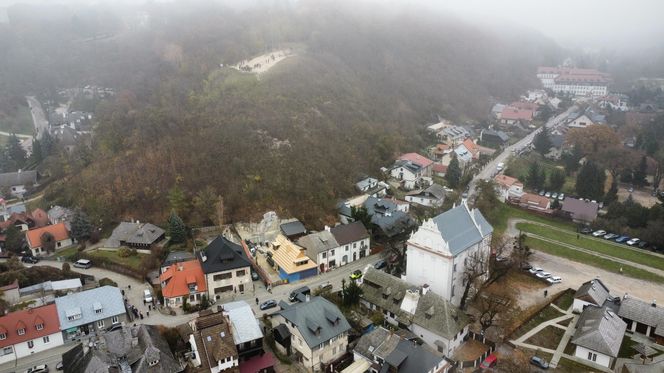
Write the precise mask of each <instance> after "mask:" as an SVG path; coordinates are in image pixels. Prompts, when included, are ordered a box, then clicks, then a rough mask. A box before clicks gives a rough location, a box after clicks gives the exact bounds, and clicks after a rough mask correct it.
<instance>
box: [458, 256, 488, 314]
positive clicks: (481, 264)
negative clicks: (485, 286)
mask: <svg viewBox="0 0 664 373" xmlns="http://www.w3.org/2000/svg"><path fill="white" fill-rule="evenodd" d="M488 271H489V257H488V255H486V254H484V253H483V252H481V251H480V250H476V251H473V252H472V253H471V254H470V255H468V257H466V259H465V260H464V269H463V285H464V289H463V295H462V296H461V303H460V304H459V308H461V309H465V307H466V302H467V301H468V295H469V294H470V289H471V288H472V287H475V289H476V290H478V291H479V289H480V288H481V286H482V284H481V283H479V282H480V280H481V279H482V278H483V277H484V276H485V275H486V274H487V273H488Z"/></svg>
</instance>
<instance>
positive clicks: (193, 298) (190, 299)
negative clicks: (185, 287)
mask: <svg viewBox="0 0 664 373" xmlns="http://www.w3.org/2000/svg"><path fill="white" fill-rule="evenodd" d="M189 301H190V302H195V301H196V296H195V295H194V294H191V295H190V296H189Z"/></svg>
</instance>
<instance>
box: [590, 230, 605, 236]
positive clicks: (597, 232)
mask: <svg viewBox="0 0 664 373" xmlns="http://www.w3.org/2000/svg"><path fill="white" fill-rule="evenodd" d="M604 235H606V231H603V230H601V229H600V230H598V231H594V232H593V237H602V236H604Z"/></svg>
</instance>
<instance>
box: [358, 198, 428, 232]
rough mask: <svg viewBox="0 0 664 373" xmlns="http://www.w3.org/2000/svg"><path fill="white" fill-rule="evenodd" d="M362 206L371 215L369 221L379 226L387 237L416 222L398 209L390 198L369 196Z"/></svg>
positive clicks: (402, 230)
mask: <svg viewBox="0 0 664 373" xmlns="http://www.w3.org/2000/svg"><path fill="white" fill-rule="evenodd" d="M364 207H365V208H366V209H367V213H369V215H371V222H372V223H373V224H376V225H377V226H378V227H380V229H381V230H382V231H383V233H385V235H386V236H388V237H392V236H396V235H397V234H399V233H402V232H404V231H405V230H407V229H409V228H411V227H413V226H414V225H415V224H416V223H415V221H414V220H413V218H411V217H410V215H408V214H406V213H405V212H403V211H399V210H398V209H397V205H396V204H395V203H394V202H392V201H390V200H386V199H381V198H375V197H369V198H367V200H366V201H365V202H364Z"/></svg>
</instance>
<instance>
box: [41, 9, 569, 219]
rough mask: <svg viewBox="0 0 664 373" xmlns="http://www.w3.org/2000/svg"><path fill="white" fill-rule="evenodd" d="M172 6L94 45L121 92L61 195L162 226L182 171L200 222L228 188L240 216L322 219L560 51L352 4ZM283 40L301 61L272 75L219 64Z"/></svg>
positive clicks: (509, 94) (510, 94)
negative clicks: (443, 119)
mask: <svg viewBox="0 0 664 373" xmlns="http://www.w3.org/2000/svg"><path fill="white" fill-rule="evenodd" d="M313 3H315V4H313ZM175 7H176V5H163V4H162V5H154V6H153V7H152V8H149V9H147V12H148V14H150V22H149V24H150V27H149V28H147V29H145V28H140V29H137V30H134V29H132V28H127V27H125V28H123V29H122V31H119V34H118V35H117V36H116V37H113V38H110V39H107V40H103V41H98V42H94V43H95V49H96V50H97V53H98V54H99V55H109V56H110V55H112V56H113V57H114V58H116V59H117V61H112V62H113V63H110V62H109V61H105V62H100V63H101V64H102V65H103V66H109V69H116V68H117V67H116V63H117V65H119V66H122V71H115V70H113V71H115V72H114V73H113V74H111V73H110V72H109V71H105V72H103V73H100V76H103V77H104V78H103V79H100V83H102V84H104V83H106V84H109V83H108V81H109V80H108V77H109V76H112V75H114V76H117V77H118V81H116V82H114V83H115V84H114V87H117V88H119V89H118V94H117V95H116V96H115V98H114V100H112V101H110V102H105V103H102V104H100V105H98V106H97V112H96V115H97V119H98V124H97V128H96V136H95V139H94V142H93V145H92V150H91V151H89V152H82V154H83V155H80V153H81V152H79V153H77V152H75V153H74V155H72V156H69V158H67V160H65V161H64V162H65V163H66V165H67V167H66V170H67V171H66V177H65V178H63V179H62V180H61V181H60V182H57V183H55V184H53V185H52V186H51V187H50V188H49V189H48V191H47V199H48V201H49V203H51V202H52V203H63V204H66V205H78V206H81V207H83V208H84V209H85V210H86V211H87V212H88V213H89V214H90V215H92V216H94V217H95V218H101V219H103V221H104V222H107V223H108V222H112V221H117V220H119V219H120V218H123V217H124V218H126V217H134V218H140V219H141V220H148V219H149V220H152V221H155V222H162V221H164V220H165V218H166V216H167V215H168V213H169V211H170V209H171V207H172V206H171V204H172V203H170V204H169V199H168V193H169V191H170V190H172V188H173V187H174V185H175V184H176V181H177V183H178V188H179V189H180V190H181V191H182V192H183V193H184V201H180V202H179V205H183V204H186V205H187V206H180V208H181V209H182V211H181V215H183V217H184V218H185V221H186V222H188V223H190V224H204V223H205V220H207V219H208V215H209V214H207V213H200V212H199V213H196V211H195V210H197V209H194V208H193V207H192V206H194V202H196V205H197V206H199V207H200V206H203V205H210V204H212V203H214V200H213V198H211V197H210V196H211V195H212V196H213V195H214V194H219V195H222V196H223V197H224V201H225V213H226V214H225V215H226V217H227V219H228V220H245V219H251V218H253V219H257V217H259V216H260V215H261V214H262V213H264V212H265V211H266V210H276V211H278V212H282V213H284V214H287V215H294V216H297V217H299V218H301V219H303V220H305V221H306V222H307V223H309V224H311V225H312V226H320V225H321V224H322V223H324V222H328V223H329V222H330V221H331V220H332V219H333V218H334V205H335V203H336V202H337V201H338V199H339V198H342V197H345V196H348V195H350V194H351V193H353V192H354V191H353V183H354V181H355V179H356V178H357V177H358V176H359V175H360V174H363V173H370V174H373V175H377V174H378V169H379V168H380V167H381V166H384V165H387V164H389V163H390V162H391V160H392V159H393V157H394V156H395V155H396V154H398V153H399V152H404V151H414V150H415V151H416V150H419V149H420V147H422V146H423V145H424V144H425V140H424V138H423V136H424V132H423V127H424V124H425V123H426V122H427V121H430V120H432V119H433V118H434V115H435V114H441V115H445V116H447V117H450V118H455V119H464V120H466V119H477V120H482V119H484V118H486V115H487V114H488V111H489V109H490V105H491V99H492V97H500V98H503V99H505V100H507V99H513V98H516V97H518V95H519V94H521V93H523V92H524V91H525V90H526V89H527V88H530V87H534V86H536V85H537V82H536V80H535V77H534V72H535V68H536V66H537V65H538V64H555V62H556V61H557V57H558V56H557V53H558V51H557V48H556V47H555V45H553V43H551V42H550V41H548V40H546V39H543V38H541V37H539V36H533V35H525V36H524V35H521V34H520V33H518V32H514V30H512V32H510V34H509V36H507V34H505V35H503V34H501V33H497V32H495V30H481V29H479V28H477V27H474V26H471V25H469V24H466V23H463V22H461V21H459V20H456V19H454V18H451V17H447V16H445V15H442V14H437V13H434V12H427V11H418V10H408V11H406V12H402V13H387V12H382V11H379V10H376V9H372V10H371V11H367V10H362V9H358V8H354V9H353V10H352V11H351V10H348V9H346V8H344V7H343V6H340V5H338V3H337V2H330V3H324V4H323V5H321V4H319V2H299V5H297V6H294V7H290V6H285V7H271V8H261V9H249V10H242V11H234V10H230V9H225V8H222V7H220V6H216V5H212V4H208V3H203V2H201V3H196V5H195V6H190V7H187V8H185V9H178V8H175ZM85 45H86V47H83V48H84V50H85V53H90V50H89V47H88V46H87V45H88V44H85ZM283 47H292V48H293V50H294V51H295V52H296V53H297V56H295V57H292V58H289V59H286V60H284V61H283V62H281V63H279V64H277V65H276V66H275V67H274V68H273V69H271V70H270V71H269V72H267V73H265V74H263V75H261V76H260V79H257V78H256V76H255V75H252V74H243V73H239V72H237V71H235V70H232V69H230V68H227V67H224V68H219V64H220V63H224V64H229V63H231V64H232V63H237V62H238V61H240V60H242V59H247V58H251V57H253V56H255V55H259V54H261V53H263V52H265V51H266V50H270V49H278V48H283ZM135 51H137V52H136V53H134V52H135ZM81 53H84V52H81ZM94 60H95V61H96V60H97V58H95V59H94ZM78 63H82V62H80V61H79V62H78ZM92 70H94V67H93V68H92ZM85 71H90V68H88V69H86V70H85ZM77 154H78V155H77ZM207 186H209V187H211V188H213V189H212V190H210V189H208V190H207V191H206V193H203V194H206V195H207V197H205V196H203V197H201V196H200V195H199V196H198V197H199V198H198V199H197V200H196V201H195V198H194V197H196V194H197V193H199V192H200V191H201V190H203V189H204V188H205V187H207ZM178 192H179V191H178ZM199 194H201V193H199ZM181 199H182V198H181ZM171 202H172V201H171ZM206 202H208V203H206Z"/></svg>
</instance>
